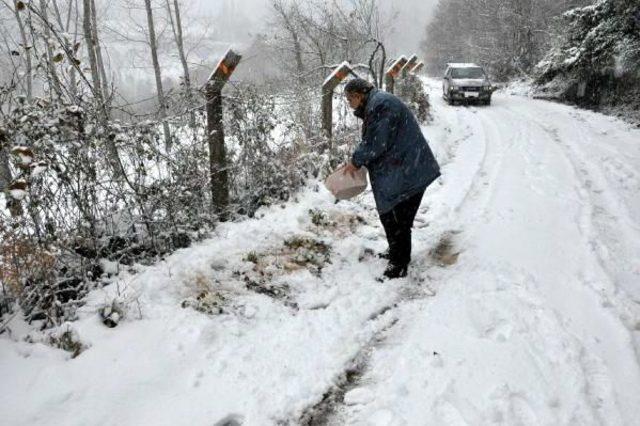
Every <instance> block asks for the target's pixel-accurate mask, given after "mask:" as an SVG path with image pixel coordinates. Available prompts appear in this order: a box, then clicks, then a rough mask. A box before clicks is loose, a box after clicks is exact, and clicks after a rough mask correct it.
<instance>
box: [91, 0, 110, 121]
mask: <svg viewBox="0 0 640 426" xmlns="http://www.w3.org/2000/svg"><path fill="white" fill-rule="evenodd" d="M91 38H92V39H93V47H94V49H95V55H96V64H97V66H98V72H99V73H100V82H101V83H102V87H101V90H102V96H103V97H104V102H105V108H106V109H110V107H109V105H110V103H111V102H110V93H109V92H110V91H109V80H108V79H107V73H106V70H105V66H104V61H103V60H102V49H101V47H100V39H99V38H98V19H97V18H96V2H95V0H91Z"/></svg>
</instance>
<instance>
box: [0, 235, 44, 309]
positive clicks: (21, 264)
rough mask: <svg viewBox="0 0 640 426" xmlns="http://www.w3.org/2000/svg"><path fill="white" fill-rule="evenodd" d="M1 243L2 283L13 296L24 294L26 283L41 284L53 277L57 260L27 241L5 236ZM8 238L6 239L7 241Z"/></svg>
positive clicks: (0, 277)
mask: <svg viewBox="0 0 640 426" xmlns="http://www.w3.org/2000/svg"><path fill="white" fill-rule="evenodd" d="M3 237H4V238H3V241H2V243H0V281H1V282H2V283H3V285H4V286H5V289H6V290H7V291H8V292H9V293H11V294H12V295H13V296H16V297H17V296H19V295H20V294H21V293H22V290H23V286H24V283H25V282H28V281H32V282H41V281H44V280H47V279H48V278H49V277H50V276H51V271H52V270H53V268H54V266H55V263H56V258H55V256H53V255H52V254H51V253H49V252H48V251H46V250H44V249H43V248H41V247H39V246H37V245H35V244H33V243H31V242H30V241H28V240H27V239H22V238H19V237H14V236H11V235H9V236H8V237H7V235H6V234H5V235H3ZM5 238H6V239H5Z"/></svg>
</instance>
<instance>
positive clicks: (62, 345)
mask: <svg viewBox="0 0 640 426" xmlns="http://www.w3.org/2000/svg"><path fill="white" fill-rule="evenodd" d="M47 343H48V344H49V345H51V346H53V347H56V348H58V349H62V350H63V351H66V352H69V353H70V354H71V358H76V357H77V356H78V355H80V354H81V353H82V352H83V351H84V350H85V349H86V348H87V347H86V346H85V345H84V344H83V343H82V341H81V340H80V336H79V335H78V333H77V332H76V331H75V330H74V329H73V328H71V327H66V328H61V329H59V330H56V331H54V332H52V333H50V334H49V335H48V341H47Z"/></svg>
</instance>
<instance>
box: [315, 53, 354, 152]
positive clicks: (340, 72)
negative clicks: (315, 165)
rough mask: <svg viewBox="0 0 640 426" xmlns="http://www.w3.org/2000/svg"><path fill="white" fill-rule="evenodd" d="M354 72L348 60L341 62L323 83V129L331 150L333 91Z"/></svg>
mask: <svg viewBox="0 0 640 426" xmlns="http://www.w3.org/2000/svg"><path fill="white" fill-rule="evenodd" d="M351 72H352V69H351V65H349V63H348V62H343V63H341V64H340V65H339V66H338V67H337V68H336V69H335V70H334V71H333V72H332V73H331V74H330V75H329V76H328V77H327V79H326V80H325V81H324V83H323V84H322V130H323V132H324V135H325V136H326V137H327V139H328V140H329V151H331V149H332V145H333V144H332V142H331V137H332V134H333V91H334V90H335V88H336V87H338V84H340V82H342V81H343V80H344V79H345V78H346V77H347V76H348V75H349V73H351Z"/></svg>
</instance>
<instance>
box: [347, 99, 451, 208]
mask: <svg viewBox="0 0 640 426" xmlns="http://www.w3.org/2000/svg"><path fill="white" fill-rule="evenodd" d="M365 102H366V104H365V105H364V108H363V109H361V111H360V112H359V113H358V111H357V112H356V115H357V116H360V118H362V119H363V120H364V123H363V125H362V142H360V144H359V145H358V146H357V147H356V150H355V151H354V153H353V156H352V158H351V162H352V163H353V165H354V166H356V167H362V166H365V167H366V168H367V169H368V170H369V179H370V181H371V187H372V189H373V196H374V198H375V200H376V206H377V209H378V211H379V212H380V213H387V212H389V211H391V210H392V209H393V208H394V207H395V206H396V205H397V204H398V203H400V202H402V201H404V200H406V199H408V198H410V197H411V196H413V195H415V194H417V193H418V192H420V191H423V190H424V189H425V188H426V187H427V186H429V185H430V184H431V183H432V182H433V181H434V180H436V179H437V178H438V177H439V176H440V166H439V165H438V162H437V161H436V159H435V157H434V155H433V153H432V152H431V148H429V144H428V143H427V141H426V139H425V138H424V135H423V134H422V131H421V130H420V126H419V125H418V121H417V120H416V118H415V116H414V115H413V113H412V112H411V110H410V109H409V108H408V107H407V106H406V105H405V104H404V103H403V102H402V101H401V100H400V99H398V98H397V97H395V96H393V95H392V94H389V93H386V92H382V91H378V90H375V89H374V90H372V91H371V92H370V93H369V95H368V97H367V99H366V101H365Z"/></svg>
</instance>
